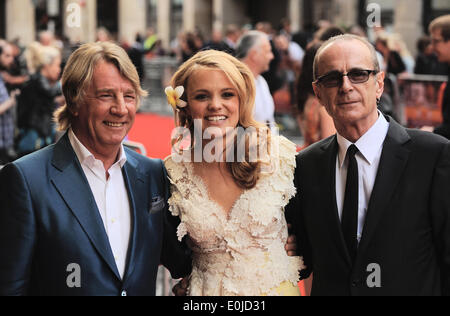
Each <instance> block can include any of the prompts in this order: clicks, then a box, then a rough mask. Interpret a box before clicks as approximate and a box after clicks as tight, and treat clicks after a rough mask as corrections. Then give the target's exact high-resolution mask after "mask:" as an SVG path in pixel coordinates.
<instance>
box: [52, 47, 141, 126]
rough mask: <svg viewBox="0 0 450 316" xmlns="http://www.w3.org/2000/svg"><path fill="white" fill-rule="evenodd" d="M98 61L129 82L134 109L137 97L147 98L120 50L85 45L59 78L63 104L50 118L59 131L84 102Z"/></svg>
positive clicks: (136, 74) (117, 48) (68, 63)
mask: <svg viewBox="0 0 450 316" xmlns="http://www.w3.org/2000/svg"><path fill="white" fill-rule="evenodd" d="M100 61H106V62H109V63H111V64H113V65H115V66H116V67H117V69H118V70H119V72H120V74H121V75H122V76H123V77H124V78H126V79H128V80H129V81H130V82H131V84H132V85H133V88H134V90H135V91H136V94H137V96H138V98H137V104H136V106H137V108H139V105H140V98H141V97H145V96H147V92H146V91H145V90H143V89H142V88H141V83H140V80H139V75H138V73H137V70H136V67H135V66H134V65H133V63H132V62H131V60H130V58H129V57H128V55H127V53H126V52H125V51H124V50H123V49H122V48H121V47H119V46H117V45H116V44H113V43H110V42H102V43H100V42H97V43H89V44H84V45H82V46H81V47H80V48H78V49H77V50H76V51H75V52H74V53H73V54H72V55H71V56H70V58H69V60H68V62H67V65H66V67H65V69H64V73H63V75H62V90H63V94H64V97H65V99H66V104H65V105H64V106H62V107H60V108H59V109H57V110H56V111H55V113H54V115H53V116H54V121H55V122H56V123H57V125H58V130H59V131H64V130H66V129H67V128H69V127H70V126H71V124H72V121H73V119H74V115H73V113H75V112H77V111H78V107H79V106H80V104H82V103H83V102H84V100H85V97H86V92H87V90H88V86H89V85H90V84H91V83H92V78H93V76H94V70H95V67H96V66H97V64H98V63H99V62H100Z"/></svg>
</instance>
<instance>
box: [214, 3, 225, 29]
mask: <svg viewBox="0 0 450 316" xmlns="http://www.w3.org/2000/svg"><path fill="white" fill-rule="evenodd" d="M228 1H229V0H228ZM212 11H213V21H211V22H212V29H215V30H224V28H225V17H224V12H225V7H224V1H223V0H213V3H212Z"/></svg>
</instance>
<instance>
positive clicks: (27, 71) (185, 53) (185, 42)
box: [0, 19, 448, 165]
mask: <svg viewBox="0 0 450 316" xmlns="http://www.w3.org/2000/svg"><path fill="white" fill-rule="evenodd" d="M255 31H257V32H259V33H258V34H265V35H266V36H267V40H268V45H270V46H269V47H268V49H269V50H270V55H267V53H266V56H265V57H264V56H263V54H264V50H261V49H257V50H255V52H254V55H255V56H253V57H252V58H255V60H258V58H259V59H264V58H265V62H268V65H267V69H265V68H264V67H265V66H264V67H263V68H264V69H263V70H264V71H262V70H261V72H263V73H255V79H256V80H257V82H260V85H261V86H264V87H263V88H264V89H266V90H267V92H265V93H266V94H265V95H266V97H264V98H265V99H266V100H265V101H268V102H265V103H267V104H268V106H269V107H274V108H273V109H268V110H264V109H262V110H261V109H260V110H258V111H266V112H268V113H269V112H270V113H271V114H270V115H273V116H274V117H272V118H267V117H265V118H264V123H270V124H275V116H276V115H278V114H283V115H289V116H291V118H294V119H295V120H294V121H296V122H298V127H299V130H300V132H301V134H302V136H303V139H304V144H300V145H301V146H302V147H307V146H309V145H311V144H313V143H315V142H317V141H319V140H320V139H323V138H326V137H328V136H329V135H332V134H334V133H335V128H334V125H333V121H332V120H331V118H330V116H329V115H328V113H327V112H326V111H325V110H324V108H323V107H322V106H321V105H320V103H319V102H318V100H317V99H316V98H315V96H314V93H313V90H312V86H311V83H312V78H313V74H312V72H313V65H312V62H313V60H314V56H315V53H316V51H317V49H318V48H319V46H320V44H321V43H323V42H324V41H326V40H328V39H329V38H331V37H333V36H336V35H340V34H344V33H351V34H355V35H360V36H364V37H367V34H366V33H365V31H364V30H363V29H362V28H361V27H359V26H353V27H350V28H348V29H343V28H341V27H339V26H335V25H332V24H331V23H329V22H327V21H320V22H319V23H318V24H317V27H316V29H315V31H314V32H305V31H300V32H297V33H293V32H292V29H291V23H290V21H289V20H288V19H283V20H282V21H280V25H279V27H278V28H274V27H273V26H272V25H271V24H270V23H268V22H259V23H256V24H255V25H254V26H250V25H245V26H243V27H239V26H237V25H228V26H227V27H226V28H225V30H223V31H222V30H219V29H214V30H213V31H212V34H211V37H210V38H209V39H208V38H206V37H205V36H204V35H203V34H202V33H201V32H200V31H199V30H196V31H194V32H180V33H179V34H178V36H177V37H176V38H175V39H174V40H173V41H172V42H171V43H170V46H169V47H167V48H165V47H163V44H162V41H161V40H160V39H159V38H158V35H157V33H156V32H155V31H154V30H153V29H149V30H147V32H146V33H145V34H137V35H136V39H135V41H134V42H133V43H129V42H126V41H122V42H121V43H120V44H121V46H122V47H123V48H124V49H125V50H126V51H127V52H128V54H129V56H130V59H131V60H132V62H133V63H134V65H135V66H136V68H137V70H138V73H139V76H140V78H141V81H143V80H144V79H145V67H144V61H145V59H152V58H155V57H157V56H171V57H173V58H176V59H177V60H178V62H179V63H180V64H181V63H183V62H185V61H187V60H188V59H190V58H191V57H192V56H194V55H195V54H196V53H197V52H199V51H202V50H206V49H215V50H220V51H225V52H227V53H230V54H232V55H235V56H236V54H238V53H239V49H242V44H243V43H242V41H240V40H242V38H243V36H245V35H246V34H248V33H249V32H255ZM372 37H373V36H372ZM96 39H97V41H116V42H117V39H115V38H114V36H112V35H111V34H110V33H109V32H108V30H106V29H104V28H100V29H99V30H98V32H97V37H96ZM372 43H373V44H374V46H375V47H376V49H377V53H378V59H379V62H380V65H381V68H382V70H383V71H385V72H387V73H389V74H392V75H394V76H396V77H397V76H399V75H401V74H404V73H410V74H413V73H416V74H427V75H447V70H448V67H447V66H446V65H444V64H441V63H439V61H438V59H437V57H436V55H435V54H434V52H433V48H432V41H431V38H430V37H429V36H424V37H422V38H420V39H419V41H418V43H417V48H418V54H417V56H416V58H414V57H413V56H412V54H411V53H410V52H409V51H408V49H407V46H406V44H405V42H404V41H403V40H402V38H401V37H400V35H398V34H391V33H388V32H386V31H385V30H384V29H383V28H377V29H375V30H374V38H372ZM79 44H80V43H75V44H74V43H69V42H68V41H67V40H61V39H58V38H56V37H55V36H54V34H52V33H51V32H49V31H43V32H41V33H39V36H38V40H37V41H36V42H34V43H32V44H30V45H28V46H27V47H21V46H20V45H19V41H18V40H16V41H13V42H7V41H5V40H2V39H0V53H1V58H0V71H1V72H0V165H4V164H6V163H8V162H10V161H13V160H15V159H17V158H18V157H21V156H23V155H26V154H28V153H30V152H33V151H35V150H38V149H40V148H43V147H45V146H47V145H49V144H50V143H53V142H54V141H55V140H56V138H57V133H56V132H55V130H54V128H53V122H52V113H53V112H54V110H55V109H56V108H57V107H58V106H60V105H62V104H63V103H64V98H63V97H62V93H61V85H60V83H59V78H60V74H61V71H62V69H63V68H64V64H65V62H66V60H67V59H68V57H69V56H70V54H71V52H73V51H74V50H75V49H76V48H77V47H78V46H79ZM239 45H241V47H239ZM247 48H248V47H247ZM237 57H238V58H241V60H244V59H245V57H247V56H240V57H239V56H237ZM259 75H261V78H263V79H264V82H262V80H261V79H260V77H259ZM388 78H389V77H388ZM266 90H265V91H266ZM388 91H389V90H388ZM387 93H388V92H387ZM269 98H273V100H270V99H269ZM257 107H258V106H257ZM380 107H381V108H382V109H383V110H384V111H385V112H388V113H387V114H390V115H394V114H393V113H389V111H391V110H392V100H389V98H386V99H384V98H382V101H381V104H380ZM256 115H257V116H258V113H256Z"/></svg>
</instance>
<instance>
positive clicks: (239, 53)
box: [236, 31, 267, 59]
mask: <svg viewBox="0 0 450 316" xmlns="http://www.w3.org/2000/svg"><path fill="white" fill-rule="evenodd" d="M262 38H267V34H265V33H263V32H260V31H250V32H247V33H246V34H245V35H244V36H242V37H241V38H240V39H239V41H238V43H237V45H236V58H238V59H244V58H245V57H247V55H248V53H249V52H250V50H251V49H252V48H254V47H255V46H256V45H259V44H260V43H261V39H262Z"/></svg>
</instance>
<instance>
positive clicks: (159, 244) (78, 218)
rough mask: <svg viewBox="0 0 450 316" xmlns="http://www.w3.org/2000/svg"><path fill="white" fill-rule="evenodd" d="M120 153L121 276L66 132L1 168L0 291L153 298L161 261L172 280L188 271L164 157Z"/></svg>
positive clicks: (18, 293)
mask: <svg viewBox="0 0 450 316" xmlns="http://www.w3.org/2000/svg"><path fill="white" fill-rule="evenodd" d="M125 151H126V155H127V163H126V164H125V165H124V167H123V176H124V179H125V184H126V186H127V189H128V196H129V200H130V209H131V225H132V227H131V235H130V244H129V248H128V255H127V267H126V270H125V274H124V278H123V280H122V279H121V278H120V275H119V272H118V270H117V267H116V265H115V261H114V258H113V254H112V250H111V247H110V244H109V241H108V237H107V234H106V231H105V229H104V225H103V221H102V218H101V216H100V214H99V211H98V209H97V205H96V202H95V199H94V196H93V194H92V192H91V190H90V187H89V184H88V182H87V179H86V177H85V175H84V173H83V171H82V169H81V165H80V163H79V161H78V159H77V157H76V155H75V152H74V151H73V149H72V147H71V145H70V142H69V138H68V136H67V134H66V135H65V136H64V137H63V138H62V139H61V140H60V141H59V142H58V143H57V144H55V145H52V146H49V147H47V148H46V149H43V150H41V151H39V152H37V153H34V154H32V155H29V156H27V157H24V158H22V159H20V160H18V161H16V162H14V163H12V164H10V165H7V166H6V167H5V168H4V169H3V170H2V171H1V172H0V295H102V296H103V295H112V296H115V295H139V296H141V295H155V286H156V276H157V270H158V266H159V264H160V263H163V264H164V265H165V266H166V267H167V268H168V269H169V270H170V271H171V274H172V276H173V277H174V278H179V277H183V276H185V275H187V274H188V273H189V271H190V264H191V260H190V257H189V255H188V252H187V251H185V249H186V248H185V247H184V246H183V245H182V244H180V243H178V240H177V237H176V231H175V229H176V225H177V223H176V222H174V218H171V216H169V215H168V214H169V212H168V209H167V198H168V194H169V193H168V192H169V185H168V180H167V175H166V171H165V169H164V165H163V163H162V161H161V160H150V159H148V158H145V157H143V156H140V155H138V154H137V153H135V152H133V151H130V150H128V149H125ZM74 267H75V268H74ZM74 282H75V283H74ZM77 282H78V283H77ZM74 284H75V286H74Z"/></svg>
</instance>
